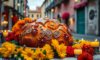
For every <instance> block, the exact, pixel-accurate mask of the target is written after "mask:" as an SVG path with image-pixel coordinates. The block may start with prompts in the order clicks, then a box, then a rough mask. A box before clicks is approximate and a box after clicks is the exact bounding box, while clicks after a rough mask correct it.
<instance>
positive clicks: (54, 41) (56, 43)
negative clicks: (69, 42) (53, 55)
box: [51, 39, 59, 49]
mask: <svg viewBox="0 0 100 60" xmlns="http://www.w3.org/2000/svg"><path fill="white" fill-rule="evenodd" d="M51 45H52V46H53V47H54V49H56V48H57V47H58V46H59V42H58V41H57V40H56V39H52V43H51Z"/></svg>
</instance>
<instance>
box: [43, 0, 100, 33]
mask: <svg viewBox="0 0 100 60" xmlns="http://www.w3.org/2000/svg"><path fill="white" fill-rule="evenodd" d="M41 10H42V11H41V12H42V13H41V14H42V16H43V17H44V16H47V17H49V18H51V19H52V18H57V15H58V14H59V15H60V16H61V15H62V13H63V12H68V13H69V14H70V17H73V18H74V19H75V25H74V27H73V31H74V32H75V33H76V34H82V35H100V0H45V1H44V3H43V4H42V8H41ZM43 13H44V14H43Z"/></svg>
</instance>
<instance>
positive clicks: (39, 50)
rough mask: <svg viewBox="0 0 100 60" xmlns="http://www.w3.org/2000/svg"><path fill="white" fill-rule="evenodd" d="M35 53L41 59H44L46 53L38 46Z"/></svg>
mask: <svg viewBox="0 0 100 60" xmlns="http://www.w3.org/2000/svg"><path fill="white" fill-rule="evenodd" d="M34 55H35V58H36V59H39V60H43V59H44V57H45V55H44V54H43V51H42V50H41V49H40V48H36V51H35V54H34Z"/></svg>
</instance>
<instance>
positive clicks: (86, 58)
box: [78, 52, 93, 60]
mask: <svg viewBox="0 0 100 60" xmlns="http://www.w3.org/2000/svg"><path fill="white" fill-rule="evenodd" d="M78 60H93V56H92V55H91V54H89V53H87V52H83V53H82V54H81V55H79V56H78Z"/></svg>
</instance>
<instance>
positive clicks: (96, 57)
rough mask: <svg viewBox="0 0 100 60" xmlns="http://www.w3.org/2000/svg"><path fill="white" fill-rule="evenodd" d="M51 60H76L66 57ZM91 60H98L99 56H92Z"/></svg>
mask: <svg viewBox="0 0 100 60" xmlns="http://www.w3.org/2000/svg"><path fill="white" fill-rule="evenodd" d="M52 60H77V58H75V57H67V58H64V59H52ZM93 60H100V54H99V55H94V56H93Z"/></svg>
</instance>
